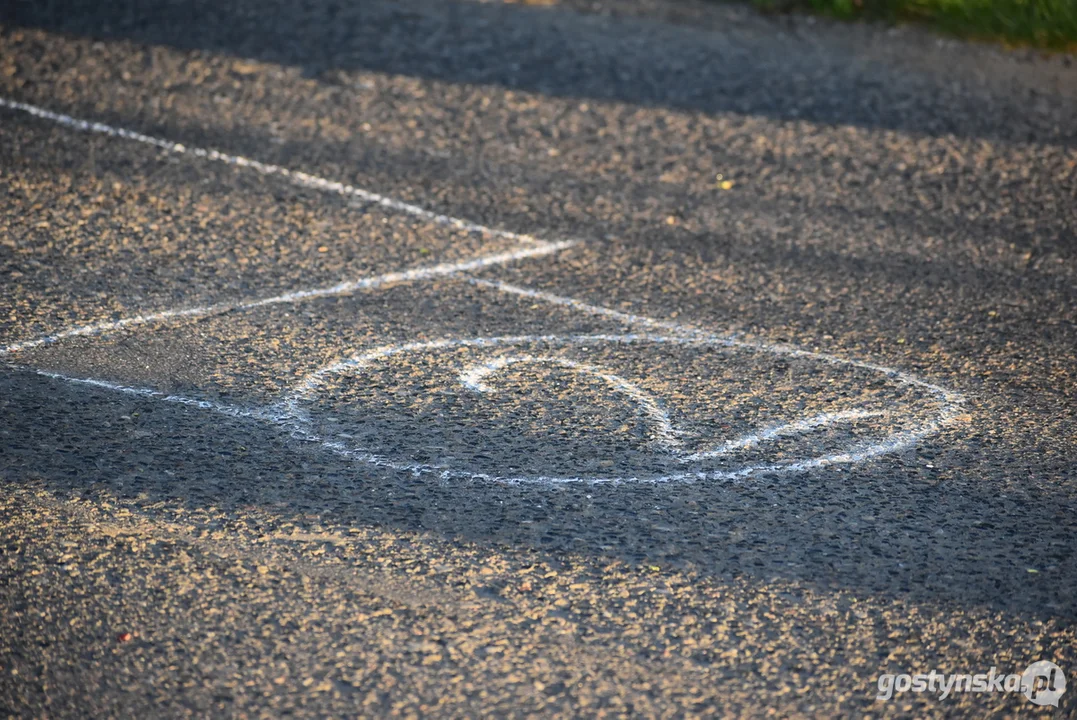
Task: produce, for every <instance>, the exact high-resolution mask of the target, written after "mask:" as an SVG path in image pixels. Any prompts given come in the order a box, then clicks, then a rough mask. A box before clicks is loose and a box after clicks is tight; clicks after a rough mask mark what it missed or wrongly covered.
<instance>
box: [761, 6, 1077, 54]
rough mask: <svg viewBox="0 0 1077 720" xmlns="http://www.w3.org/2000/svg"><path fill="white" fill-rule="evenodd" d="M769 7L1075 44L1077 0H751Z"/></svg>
mask: <svg viewBox="0 0 1077 720" xmlns="http://www.w3.org/2000/svg"><path fill="white" fill-rule="evenodd" d="M752 2H753V3H754V4H755V5H756V6H758V7H761V8H763V9H764V10H772V11H787V10H807V11H810V12H816V13H821V14H824V15H829V16H831V17H837V18H842V19H857V18H868V19H873V20H883V21H887V22H909V21H911V22H919V23H925V24H927V25H930V26H933V27H936V28H939V29H940V30H943V31H945V32H949V33H952V34H955V35H960V36H962V37H970V38H977V39H984V40H996V41H1001V42H1004V43H1006V44H1010V45H1019V46H1031V47H1037V48H1047V49H1052V50H1069V51H1075V50H1077V0H752Z"/></svg>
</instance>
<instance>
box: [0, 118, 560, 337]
mask: <svg viewBox="0 0 1077 720" xmlns="http://www.w3.org/2000/svg"><path fill="white" fill-rule="evenodd" d="M0 108H6V109H8V110H15V111H19V112H24V113H27V114H28V115H32V116H33V117H36V118H40V119H42V120H49V121H51V122H54V123H56V124H58V125H61V126H63V127H67V128H71V129H73V130H79V131H82V132H93V133H100V134H102V135H107V136H109V137H115V138H122V139H125V140H132V141H134V142H138V143H142V144H144V145H150V146H153V147H157V148H161V149H162V150H166V151H168V152H172V153H176V154H180V155H189V156H192V157H197V158H203V159H206V160H211V161H215V162H222V163H225V164H228V165H234V166H236V167H242V168H249V169H251V170H253V171H255V172H257V173H260V174H262V175H271V176H277V177H281V178H284V179H286V180H288V181H290V182H292V183H293V184H295V185H298V186H300V187H305V188H313V189H315V190H321V191H323V192H329V193H334V194H337V195H346V196H352V197H358V198H360V199H362V200H364V201H366V202H369V203H374V204H377V205H380V206H382V207H385V208H388V209H390V210H395V211H398V212H403V213H406V214H408V215H412V216H415V217H419V218H423V219H425V220H430V221H433V222H436V223H438V224H441V225H448V226H451V227H454V228H458V229H461V230H467V231H469V232H480V233H484V234H487V235H490V236H493V237H499V238H503V239H509V240H515V241H517V242H519V243H520V244H521V247H519V248H517V249H514V250H510V251H505V252H498V253H493V254H490V255H484V256H479V257H476V258H473V259H470V260H464V261H461V262H456V263H441V264H437V265H430V266H426V267H420V268H414V269H411V270H402V271H397V272H389V273H384V274H382V275H375V276H371V277H366V278H361V279H359V280H354V281H346V282H341V283H338V284H336V285H330V286H327V287H320V288H313V289H309V290H299V291H296V292H290V293H284V294H282V295H276V296H273V297H268V298H262V299H259V300H254V301H250V302H239V303H218V304H213V305H203V306H198V307H190V308H183V309H173V310H164V311H161V312H156V313H149V314H145V315H135V316H133V317H128V318H124V319H122V320H114V321H113V320H103V321H100V322H96V323H90V324H87V325H82V326H79V327H75V328H71V329H68V330H64V331H62V332H59V333H56V334H53V335H46V336H43V337H39V338H33V339H30V340H25V341H22V342H17V343H13V344H10V345H7V346H6V347H0V356H3V355H7V354H10V353H14V352H19V351H20V350H29V349H32V348H35V347H38V346H40V345H47V344H50V343H54V342H57V341H59V340H63V339H65V338H69V337H77V336H80V335H96V334H100V333H102V332H111V331H114V330H119V329H121V328H125V327H130V326H137V325H145V324H148V323H154V322H160V321H166V320H179V319H184V318H186V319H192V320H193V319H198V318H203V317H209V316H212V315H220V314H223V313H228V312H234V311H241V310H250V309H253V308H257V307H263V306H266V305H276V304H281V303H293V302H299V301H301V300H310V299H315V298H321V297H329V296H332V295H347V294H350V293H354V292H356V291H358V290H366V289H372V288H376V287H380V286H382V285H389V284H393V283H403V282H415V281H419V280H428V279H430V278H433V277H438V276H449V275H454V274H457V273H462V272H467V271H469V270H479V269H482V268H484V267H488V266H491V265H500V264H504V263H509V262H513V261H515V260H522V259H525V258H534V257H541V256H543V255H549V254H551V253H556V252H559V251H561V250H564V249H567V248H570V247H572V246H573V245H576V244H577V243H578V242H579V241H577V240H559V241H545V240H539V239H537V238H535V237H533V236H531V235H527V234H522V233H514V232H511V231H509V230H499V229H496V228H490V227H487V226H485V225H480V224H477V223H472V222H468V221H466V220H461V219H459V218H455V217H451V216H449V215H442V214H439V213H435V212H431V211H430V210H426V209H425V208H421V207H419V206H418V205H412V204H411V203H406V202H402V201H400V200H395V199H393V198H390V197H387V196H385V195H380V194H378V193H375V192H370V191H369V190H363V189H361V188H357V187H354V186H352V185H345V184H343V183H339V182H336V181H333V180H326V179H325V178H321V177H317V176H315V175H310V174H307V173H304V172H299V171H296V170H289V169H287V168H284V167H280V166H278V165H271V164H268V163H263V162H259V161H257V160H251V159H249V158H245V157H241V156H239V155H229V154H226V153H222V152H219V151H217V150H205V149H203V148H197V147H190V146H187V145H183V144H181V143H176V142H172V141H171V140H163V139H161V138H155V137H151V136H149V135H143V134H142V133H137V132H134V131H132V130H125V129H124V128H118V127H113V126H111V125H105V124H104V123H99V122H91V121H88V120H80V119H78V118H74V117H71V116H70V115H64V114H62V113H57V112H52V111H51V110H46V109H44V108H41V107H38V106H36V105H29V104H27V103H21V102H17V101H15V100H8V99H6V98H3V97H0Z"/></svg>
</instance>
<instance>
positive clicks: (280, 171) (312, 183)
mask: <svg viewBox="0 0 1077 720" xmlns="http://www.w3.org/2000/svg"><path fill="white" fill-rule="evenodd" d="M0 108H6V109H8V110H16V111H19V112H23V113H26V114H28V115H32V116H34V117H36V118H40V119H42V120H49V121H50V122H54V123H56V124H57V125H63V126H64V127H67V128H71V129H72V130H79V131H81V132H91V133H99V134H101V135H108V136H109V137H115V138H123V139H124V140H132V141H134V142H137V143H142V144H143V145H150V146H153V147H156V148H160V149H162V150H167V151H168V152H171V153H176V154H177V155H190V156H191V157H197V158H203V159H205V160H212V161H214V162H220V163H224V164H226V165H235V166H236V167H242V168H248V169H250V170H253V171H254V172H257V173H259V174H261V175H269V176H275V177H280V178H284V179H285V180H288V181H289V182H291V183H292V184H293V185H298V186H299V187H305V188H313V189H314V190H322V191H324V192H329V193H335V194H337V195H344V196H348V197H355V198H359V199H360V200H363V201H364V202H367V203H372V204H374V205H380V206H382V207H384V208H388V209H390V210H396V211H398V212H402V213H406V214H408V215H413V216H415V217H419V218H423V219H424V220H430V221H432V222H435V223H438V224H440V225H448V226H450V227H454V228H457V229H459V230H466V231H469V232H479V233H485V234H487V235H492V236H494V237H500V238H505V239H508V240H516V241H517V242H526V243H538V242H539V240H538V239H536V238H534V237H532V236H531V235H526V234H522V233H514V232H511V231H509V230H498V229H496V228H491V227H487V226H485V225H480V224H478V223H472V222H468V221H467V220H461V219H459V218H455V217H452V216H451V215H443V214H441V213H436V212H433V211H431V210H427V209H426V208H423V207H420V206H418V205H413V204H411V203H407V202H404V201H402V200H396V199H395V198H391V197H388V196H386V195H381V194H379V193H376V192H371V191H369V190H364V189H362V188H358V187H355V186H354V185H347V184H345V183H341V182H337V181H335V180H327V179H325V178H322V177H318V176H316V175H310V174H308V173H305V172H300V171H298V170H289V169H288V168H285V167H281V166H280V165H273V164H271V163H264V162H260V161H258V160H251V159H250V158H245V157H243V156H241V155H229V154H228V153H223V152H220V151H218V150H207V149H204V148H199V147H192V146H189V145H184V144H183V143H178V142H173V141H171V140H164V139H162V138H156V137H153V136H151V135H143V134H142V133H139V132H135V131H133V130H126V129H124V128H118V127H114V126H112V125H106V124H105V123H99V122H92V121H89V120H80V119H78V118H75V117H72V116H70V115H64V114H63V113H58V112H53V111H51V110H46V109H45V108H42V107H38V106H37V105H30V104H28V103H22V102H18V101H16V100H8V99H7V98H3V97H0Z"/></svg>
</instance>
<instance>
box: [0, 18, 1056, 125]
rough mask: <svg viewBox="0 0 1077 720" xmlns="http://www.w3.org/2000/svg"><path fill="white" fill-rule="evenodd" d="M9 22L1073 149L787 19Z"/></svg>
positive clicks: (322, 68)
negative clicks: (748, 26) (695, 24)
mask: <svg viewBox="0 0 1077 720" xmlns="http://www.w3.org/2000/svg"><path fill="white" fill-rule="evenodd" d="M671 1H675V0H671ZM759 22H760V23H762V22H764V21H762V20H759ZM0 23H2V24H4V25H8V26H9V27H11V26H15V27H19V26H21V27H39V28H43V29H47V30H50V31H58V32H65V33H72V34H77V35H87V36H93V37H100V38H113V39H116V38H119V39H126V40H131V41H134V42H137V43H143V44H163V45H168V46H172V47H175V48H179V49H184V50H195V49H200V50H209V51H212V52H216V53H227V54H232V55H235V56H240V57H246V58H254V59H258V60H261V61H265V62H271V63H278V64H282V65H288V66H297V67H301V68H303V70H304V72H305V73H307V74H308V75H310V76H313V77H319V78H326V77H331V75H332V73H333V72H334V71H339V70H345V71H346V70H368V71H376V72H380V73H388V74H401V75H409V76H414V77H421V78H429V79H434V80H438V81H443V82H449V83H473V84H492V85H498V86H502V87H507V88H513V89H520V90H526V91H529V92H536V93H541V94H544V95H548V96H564V97H579V98H594V99H600V100H611V101H618V102H623V103H628V104H633V105H643V106H661V107H668V108H673V109H677V110H683V111H691V112H701V113H711V114H717V113H737V114H742V115H758V116H764V117H770V118H774V119H778V120H807V121H811V122H816V123H822V124H836V125H853V126H860V127H866V128H886V129H892V130H900V131H904V132H909V133H915V134H924V135H931V136H939V135H947V134H953V135H957V136H965V137H985V138H992V139H1004V140H1013V141H1022V142H1045V141H1049V142H1056V143H1060V144H1064V145H1071V144H1073V142H1074V139H1075V138H1074V136H1073V133H1072V128H1070V129H1064V128H1062V127H1058V126H1057V125H1052V124H1051V123H1050V122H1048V121H1045V120H1041V119H1037V118H1036V116H1035V114H1034V113H1035V111H1034V110H1033V109H1032V108H1031V106H1032V105H1034V104H1035V103H1033V102H1032V100H1033V98H1031V97H1010V98H1006V97H988V96H986V95H983V94H980V95H977V94H976V92H975V90H974V89H971V88H965V89H963V90H961V91H956V90H955V89H954V88H953V86H952V84H951V82H950V81H949V80H948V78H947V76H946V74H945V73H932V74H930V75H929V74H926V73H923V72H920V71H917V70H916V69H915V68H914V67H912V66H909V67H901V66H895V65H894V64H893V59H892V58H884V57H882V56H881V55H880V56H879V57H873V56H872V55H871V54H870V53H871V52H872V51H871V50H870V48H868V46H867V44H866V43H864V44H862V45H861V46H859V47H858V48H857V49H852V48H851V46H841V45H838V44H837V43H836V42H835V44H834V45H828V46H827V47H826V48H820V47H819V45H818V44H817V43H813V42H812V41H811V40H810V39H808V38H804V37H801V36H800V35H798V34H797V33H796V32H795V31H794V32H790V31H789V29H788V28H784V29H783V28H782V26H781V25H779V24H778V23H777V22H774V23H773V28H772V29H773V32H765V31H764V32H760V31H759V30H758V28H753V29H752V30H751V31H741V30H740V29H738V28H737V27H736V25H735V24H732V23H731V27H730V29H729V31H728V32H722V33H720V34H718V33H714V32H710V31H701V30H698V29H694V28H692V27H687V26H684V25H663V24H660V23H654V22H647V21H643V20H637V19H632V18H609V17H598V16H581V15H579V14H578V13H576V12H572V11H569V10H565V9H560V8H556V7H541V8H538V7H525V6H520V5H512V4H502V3H489V4H476V3H468V2H445V1H444V0H408V1H407V2H385V1H383V0H364V1H363V2H356V3H345V2H338V1H337V0H306V1H305V2H288V1H286V0H279V1H277V2H264V1H263V0H224V1H218V0H165V1H164V2H148V1H147V0H117V1H116V2H107V3H102V2H94V1H93V0H45V1H43V2H32V1H31V0H14V1H13V2H9V3H5V4H4V6H3V7H2V8H0ZM837 37H838V36H837V35H835V38H834V39H835V40H837ZM894 98H900V106H898V105H896V104H895V101H894ZM939 108H945V111H944V112H939ZM1016 118H1021V119H1022V120H1023V121H1024V122H1015V119H1016ZM1029 127H1035V128H1036V131H1035V133H1034V135H1035V136H1034V137H1032V136H1028V132H1029V130H1028V128H1029ZM1015 128H1022V129H1021V130H1016V129H1015Z"/></svg>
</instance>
